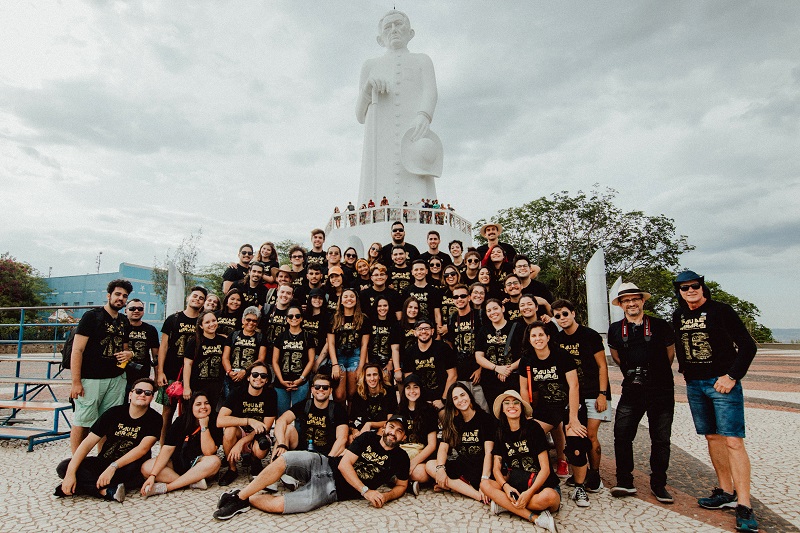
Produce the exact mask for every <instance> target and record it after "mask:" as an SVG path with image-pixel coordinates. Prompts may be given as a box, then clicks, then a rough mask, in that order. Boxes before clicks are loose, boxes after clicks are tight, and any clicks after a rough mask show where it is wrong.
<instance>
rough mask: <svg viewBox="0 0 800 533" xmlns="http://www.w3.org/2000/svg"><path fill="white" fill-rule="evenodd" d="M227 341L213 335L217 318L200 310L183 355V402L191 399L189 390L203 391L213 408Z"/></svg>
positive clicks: (222, 336)
mask: <svg viewBox="0 0 800 533" xmlns="http://www.w3.org/2000/svg"><path fill="white" fill-rule="evenodd" d="M226 344H228V339H227V338H226V337H225V336H224V335H217V317H216V316H215V315H214V313H213V312H211V311H203V312H202V313H200V316H199V317H198V318H197V329H196V331H195V336H194V337H192V338H190V339H189V342H188V343H187V344H186V351H185V352H184V354H183V399H184V400H188V399H189V398H190V397H191V396H192V389H194V390H202V391H205V392H206V394H207V395H208V399H209V400H210V401H211V404H212V405H213V406H214V408H215V409H216V407H217V404H218V403H219V398H220V395H221V394H222V378H223V377H224V374H223V371H222V352H223V350H224V348H225V345H226Z"/></svg>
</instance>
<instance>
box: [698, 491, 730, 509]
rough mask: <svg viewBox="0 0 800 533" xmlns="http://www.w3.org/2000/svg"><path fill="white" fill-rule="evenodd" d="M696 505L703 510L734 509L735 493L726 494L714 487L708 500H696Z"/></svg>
mask: <svg viewBox="0 0 800 533" xmlns="http://www.w3.org/2000/svg"><path fill="white" fill-rule="evenodd" d="M697 505H699V506H700V507H702V508H704V509H735V508H736V491H735V490H734V491H733V494H728V493H727V492H725V491H724V490H722V489H721V488H719V487H714V490H712V491H711V496H709V497H708V498H698V499H697Z"/></svg>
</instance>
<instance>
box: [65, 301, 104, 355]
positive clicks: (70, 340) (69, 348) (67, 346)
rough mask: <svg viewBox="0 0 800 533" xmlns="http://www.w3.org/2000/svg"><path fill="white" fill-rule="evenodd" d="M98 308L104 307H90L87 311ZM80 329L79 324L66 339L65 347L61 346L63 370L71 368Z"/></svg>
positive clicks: (95, 310) (94, 311) (93, 311)
mask: <svg viewBox="0 0 800 533" xmlns="http://www.w3.org/2000/svg"><path fill="white" fill-rule="evenodd" d="M98 309H101V310H102V309H103V308H102V307H99V308H96V309H90V310H89V311H86V312H87V313H97V311H98ZM101 318H102V316H101ZM77 331H78V326H77V324H76V325H75V327H74V328H72V331H70V332H69V336H68V337H67V340H66V341H64V347H63V348H61V369H62V370H69V369H70V367H71V366H72V345H73V344H75V333H76V332H77Z"/></svg>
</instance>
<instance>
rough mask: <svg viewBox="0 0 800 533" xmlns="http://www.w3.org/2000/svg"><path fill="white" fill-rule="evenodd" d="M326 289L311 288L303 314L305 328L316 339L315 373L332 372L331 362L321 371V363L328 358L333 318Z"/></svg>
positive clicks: (310, 336)
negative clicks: (326, 296) (329, 329)
mask: <svg viewBox="0 0 800 533" xmlns="http://www.w3.org/2000/svg"><path fill="white" fill-rule="evenodd" d="M326 304H327V301H326V299H325V291H324V290H323V289H322V288H321V287H318V288H314V289H311V290H310V291H309V293H308V305H307V306H306V311H305V313H304V314H303V330H304V331H305V332H306V333H308V336H309V338H311V339H312V340H313V341H314V348H315V350H314V353H315V355H316V358H315V360H314V366H313V371H314V373H317V372H321V373H323V374H330V371H331V368H330V364H328V365H327V368H323V370H322V371H321V370H320V369H319V368H320V365H321V364H322V363H323V361H325V360H327V358H328V328H330V326H331V318H330V314H329V313H328V309H327V307H326Z"/></svg>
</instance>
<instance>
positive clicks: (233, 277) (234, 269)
mask: <svg viewBox="0 0 800 533" xmlns="http://www.w3.org/2000/svg"><path fill="white" fill-rule="evenodd" d="M252 260H253V245H251V244H243V245H241V246H240V247H239V261H238V262H237V263H236V264H235V265H232V266H229V267H228V268H227V269H225V272H224V273H223V274H222V292H224V293H227V292H228V291H229V290H230V289H231V287H233V284H234V283H236V282H237V281H239V280H242V279H244V278H245V277H246V276H247V273H248V271H249V269H250V261H252Z"/></svg>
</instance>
